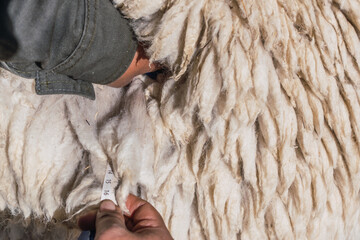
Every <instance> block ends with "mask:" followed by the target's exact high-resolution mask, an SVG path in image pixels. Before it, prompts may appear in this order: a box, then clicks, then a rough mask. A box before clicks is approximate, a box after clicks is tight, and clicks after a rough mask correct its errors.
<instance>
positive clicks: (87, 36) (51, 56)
mask: <svg viewBox="0 0 360 240" xmlns="http://www.w3.org/2000/svg"><path fill="white" fill-rule="evenodd" d="M5 2H6V3H4V2H2V5H3V6H4V5H6V6H5V8H2V10H0V11H1V15H2V18H3V19H4V20H6V21H3V22H2V23H1V25H2V26H0V33H1V37H0V59H1V60H5V61H3V62H1V64H2V67H4V68H6V69H8V70H9V71H11V72H13V73H15V74H18V75H20V76H23V77H26V78H35V81H36V84H35V89H36V92H37V93H38V94H40V95H43V94H78V95H81V96H85V97H88V98H91V99H94V98H95V94H94V89H93V86H92V84H91V83H98V84H108V83H110V82H112V81H114V80H116V79H117V78H118V77H120V76H121V75H122V74H123V73H124V72H125V70H126V69H127V67H128V66H129V64H130V63H131V61H132V59H133V57H134V54H135V51H136V47H137V43H136V41H135V40H134V39H133V34H132V32H131V30H130V28H129V26H128V22H127V21H126V20H125V19H123V18H122V16H121V14H120V13H119V12H118V11H117V10H116V9H115V8H114V7H113V5H112V4H111V2H110V1H108V0H62V1H60V0H48V1H38V0H27V1H22V0H5ZM3 6H1V7H3ZM14 49H15V51H14Z"/></svg>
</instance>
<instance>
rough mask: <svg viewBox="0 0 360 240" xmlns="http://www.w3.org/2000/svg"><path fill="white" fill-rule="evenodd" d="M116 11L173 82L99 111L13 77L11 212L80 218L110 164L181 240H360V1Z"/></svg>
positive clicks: (99, 105) (0, 109) (8, 91)
mask: <svg viewBox="0 0 360 240" xmlns="http://www.w3.org/2000/svg"><path fill="white" fill-rule="evenodd" d="M116 3H117V7H118V8H119V10H120V11H121V12H122V13H123V14H124V15H125V16H126V17H128V18H129V19H130V20H131V21H132V27H133V29H134V31H135V33H136V35H137V36H138V38H139V40H140V41H143V42H145V43H146V44H148V46H149V50H148V54H149V56H151V60H152V61H159V62H161V63H163V64H164V65H166V66H168V67H169V68H170V69H171V71H172V73H173V74H172V75H170V76H160V77H159V79H158V81H151V80H149V79H146V78H138V79H136V80H135V81H133V83H132V84H131V86H130V87H129V88H126V89H122V90H114V89H110V88H107V87H103V89H99V88H97V91H96V94H97V100H96V101H95V102H91V101H89V100H86V99H83V98H81V97H74V96H72V97H71V96H50V97H39V96H36V95H35V94H34V91H33V86H32V84H31V81H28V80H23V79H20V78H17V77H14V76H12V75H10V74H9V73H5V72H4V71H2V72H1V79H0V84H1V87H0V117H1V121H0V166H1V167H0V169H1V172H0V183H1V184H0V206H1V209H6V208H7V209H10V213H11V214H13V215H14V214H22V215H24V216H25V217H29V216H32V217H34V218H36V219H42V218H43V217H44V216H45V217H46V219H51V218H52V217H53V216H55V217H57V214H58V213H59V212H61V213H63V214H59V215H61V216H62V217H57V219H66V218H69V217H71V216H72V214H74V213H75V212H76V211H77V210H79V209H81V208H82V207H84V206H89V205H92V204H94V203H97V202H98V201H99V199H100V189H101V182H102V178H103V176H104V173H105V166H106V161H110V162H111V163H112V165H113V166H114V170H115V174H116V175H117V176H118V177H119V178H121V181H122V184H121V186H120V188H119V189H118V190H117V199H118V201H119V203H120V205H121V206H122V207H124V200H125V198H126V196H127V194H128V193H129V192H134V193H140V194H141V196H142V197H144V198H145V199H147V200H148V201H149V202H150V203H152V204H154V206H155V207H156V208H157V209H158V210H159V211H160V213H161V214H162V216H163V217H164V220H165V222H166V223H167V225H168V227H169V229H170V231H171V233H172V235H173V237H174V238H175V239H181V240H182V239H267V238H268V239H357V237H358V236H360V215H359V214H360V198H359V187H360V173H359V170H360V50H359V49H360V2H359V1H358V0H341V1H340V0H267V1H265V0H253V1H247V0H243V1H241V0H151V1H150V0H123V1H122V0H118V1H116ZM10 222H11V221H10ZM38 225H39V226H40V225H41V224H40V223H39V224H38ZM69 225H71V224H69ZM9 226H10V224H7V225H6V224H5V223H4V224H3V228H4V229H5V228H6V227H7V229H10V227H9ZM29 226H30V227H28V228H27V229H28V231H30V232H36V231H37V232H38V233H40V234H45V233H46V234H48V235H47V236H50V235H51V234H50V233H49V232H46V230H44V229H40V230H39V228H36V227H34V226H36V225H29ZM69 227H71V226H69ZM29 229H30V230H29ZM31 229H32V230H31ZM34 229H35V230H34ZM41 231H42V232H41ZM69 231H70V230H69ZM4 232H7V233H9V230H7V231H4ZM38 233H33V234H35V235H36V234H38ZM68 234H70V233H68ZM35 235H34V236H35ZM42 236H45V235H42ZM68 238H70V239H71V236H70V235H68Z"/></svg>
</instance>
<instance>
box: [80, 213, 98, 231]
mask: <svg viewBox="0 0 360 240" xmlns="http://www.w3.org/2000/svg"><path fill="white" fill-rule="evenodd" d="M96 213H97V211H96V210H92V211H90V212H88V213H86V214H84V215H83V216H80V217H79V219H78V222H77V224H78V226H79V228H80V229H81V230H83V231H93V230H95V221H96Z"/></svg>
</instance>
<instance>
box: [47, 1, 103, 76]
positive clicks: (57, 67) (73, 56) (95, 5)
mask: <svg viewBox="0 0 360 240" xmlns="http://www.w3.org/2000/svg"><path fill="white" fill-rule="evenodd" d="M97 2H98V0H94V27H93V29H92V33H91V39H90V41H89V43H88V44H87V46H86V48H85V49H84V50H82V51H81V53H77V51H78V50H80V49H76V48H75V50H74V53H73V55H70V57H69V58H68V59H66V60H64V61H63V62H62V63H60V64H59V65H58V66H56V67H54V68H53V69H51V71H56V70H59V72H64V71H65V70H69V69H71V68H73V67H74V66H75V65H76V64H77V63H78V62H79V61H80V60H81V59H82V57H83V56H84V55H85V53H86V52H87V51H88V50H89V48H90V46H91V44H92V42H93V41H94V37H95V34H94V33H95V31H96V12H97ZM86 3H87V6H86V9H87V16H86V22H87V23H86V28H85V30H84V34H85V35H84V39H82V40H81V42H80V43H79V46H81V44H83V41H84V40H86V38H87V36H86V34H87V31H88V28H89V25H90V24H91V21H90V3H89V0H86ZM79 54H81V56H80V57H79V58H78V59H77V60H75V61H74V62H73V63H72V65H70V66H66V64H71V62H72V60H73V58H75V57H76V56H78V55H79ZM64 66H66V67H65V68H64V69H61V67H64ZM59 68H60V69H59Z"/></svg>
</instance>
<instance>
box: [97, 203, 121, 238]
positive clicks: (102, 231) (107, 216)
mask: <svg viewBox="0 0 360 240" xmlns="http://www.w3.org/2000/svg"><path fill="white" fill-rule="evenodd" d="M127 233H128V231H127V229H126V226H125V220H124V216H123V214H122V211H121V210H120V208H119V207H118V206H116V205H115V204H114V203H113V202H112V201H111V200H104V201H102V202H101V203H100V207H99V211H98V213H97V215H96V236H95V239H99V238H100V236H101V237H102V238H101V239H107V238H104V236H105V235H106V236H109V237H111V238H109V239H117V238H119V237H122V236H125V235H126V234H127Z"/></svg>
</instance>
